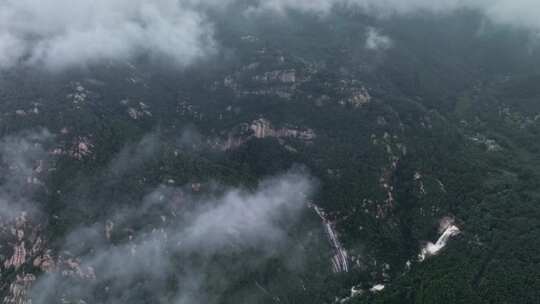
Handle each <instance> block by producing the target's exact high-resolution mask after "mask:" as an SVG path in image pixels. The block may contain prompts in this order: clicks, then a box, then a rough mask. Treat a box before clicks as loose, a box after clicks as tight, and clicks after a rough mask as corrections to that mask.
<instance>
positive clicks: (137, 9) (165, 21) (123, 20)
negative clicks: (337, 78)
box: [0, 0, 540, 69]
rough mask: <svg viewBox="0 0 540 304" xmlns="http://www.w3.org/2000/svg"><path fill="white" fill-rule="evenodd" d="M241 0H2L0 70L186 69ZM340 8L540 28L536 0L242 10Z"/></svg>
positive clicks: (402, 0) (265, 5)
mask: <svg viewBox="0 0 540 304" xmlns="http://www.w3.org/2000/svg"><path fill="white" fill-rule="evenodd" d="M240 2H241V1H239V0H222V1H216V0H159V1H144V0H79V1H76V2H74V1H68V0H1V1H0V69H6V68H10V67H13V66H17V65H20V64H27V65H33V66H35V65H41V66H45V67H48V68H51V69H62V68H66V67H72V66H85V65H88V64H94V63H107V62H109V61H115V60H131V59H133V58H135V57H137V56H138V55H147V54H148V55H150V56H151V57H153V58H156V59H159V60H160V61H166V62H172V63H174V65H176V66H185V65H187V64H190V63H192V62H194V61H196V60H197V59H199V58H203V57H205V56H207V55H208V54H211V53H213V52H214V51H216V45H215V42H214V39H213V32H214V31H213V25H212V20H209V18H208V17H207V14H206V13H205V12H207V10H208V9H213V10H214V11H216V10H218V11H219V10H220V9H222V8H224V7H227V6H230V5H232V4H236V5H238V4H239V3H240ZM336 6H353V7H356V8H360V9H363V10H365V11H366V12H367V13H370V14H374V15H378V16H392V15H394V14H410V13H415V12H428V13H447V12H452V11H455V10H457V9H462V8H467V9H476V10H479V11H480V12H482V13H484V14H485V16H487V17H488V18H489V19H491V20H493V21H495V22H498V23H502V24H507V25H513V26H521V27H526V28H529V29H533V30H540V18H538V16H540V4H538V1H536V0H438V1H434V0H264V1H256V0H253V2H252V4H251V5H248V6H247V7H246V6H244V8H243V9H245V10H246V12H248V13H249V12H251V13H253V12H255V13H265V14H266V13H268V12H270V11H273V12H277V13H280V14H285V13H286V12H287V11H288V10H298V11H302V12H308V13H313V14H318V15H324V14H327V13H329V12H330V11H331V10H332V9H333V8H335V7H336ZM239 7H242V6H241V5H239V6H238V9H240V8H239ZM222 11H223V12H225V11H227V12H230V11H228V10H222ZM248 15H249V14H248Z"/></svg>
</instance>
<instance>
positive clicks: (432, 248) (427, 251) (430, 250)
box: [418, 225, 461, 261]
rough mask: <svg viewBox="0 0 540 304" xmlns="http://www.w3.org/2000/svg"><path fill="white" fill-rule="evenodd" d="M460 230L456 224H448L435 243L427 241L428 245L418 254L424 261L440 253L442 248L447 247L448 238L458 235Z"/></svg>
mask: <svg viewBox="0 0 540 304" xmlns="http://www.w3.org/2000/svg"><path fill="white" fill-rule="evenodd" d="M460 232H461V231H460V230H459V228H458V227H457V226H456V225H448V227H447V228H446V229H445V230H444V232H443V234H442V235H441V236H440V237H439V239H438V240H437V242H436V243H435V244H433V243H427V244H426V246H425V247H424V248H422V251H421V252H420V254H419V255H418V259H419V260H420V261H424V260H425V259H426V258H427V257H430V256H434V255H437V254H439V253H440V252H441V250H442V249H443V248H444V247H446V244H447V243H448V240H449V239H450V238H451V237H453V236H456V235H458V234H459V233H460Z"/></svg>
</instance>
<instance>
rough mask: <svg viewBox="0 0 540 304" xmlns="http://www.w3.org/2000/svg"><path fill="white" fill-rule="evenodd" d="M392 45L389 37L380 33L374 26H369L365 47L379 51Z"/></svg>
mask: <svg viewBox="0 0 540 304" xmlns="http://www.w3.org/2000/svg"><path fill="white" fill-rule="evenodd" d="M391 47H392V40H391V39H390V37H388V36H385V35H382V34H381V33H379V31H378V30H377V29H375V28H372V27H370V28H369V29H368V32H367V38H366V48H367V49H368V50H373V51H380V50H387V49H389V48H391Z"/></svg>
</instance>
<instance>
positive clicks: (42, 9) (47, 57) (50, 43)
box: [0, 0, 214, 69]
mask: <svg viewBox="0 0 540 304" xmlns="http://www.w3.org/2000/svg"><path fill="white" fill-rule="evenodd" d="M189 6H190V5H189V3H181V2H179V1H176V0H160V1H144V0H79V1H75V2H74V1H68V0H45V1H43V0H2V1H0V68H7V67H11V66H14V65H17V64H21V63H23V64H42V65H45V66H46V67H48V68H55V69H57V68H64V67H67V66H81V65H86V64H92V63H97V62H103V61H105V62H106V61H107V60H129V59H131V58H133V57H135V56H137V55H140V54H150V55H151V56H155V57H158V58H160V60H167V61H171V62H173V63H174V64H177V65H186V64H188V63H190V62H192V61H193V60H196V59H197V58H199V57H201V56H204V55H205V54H207V53H209V52H211V51H212V49H213V47H214V46H213V42H212V28H211V26H209V25H208V24H207V22H206V21H205V18H204V16H203V15H202V14H200V13H198V12H196V11H195V10H193V9H190V8H189Z"/></svg>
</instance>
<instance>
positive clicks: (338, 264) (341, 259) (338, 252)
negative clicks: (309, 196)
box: [310, 204, 349, 273]
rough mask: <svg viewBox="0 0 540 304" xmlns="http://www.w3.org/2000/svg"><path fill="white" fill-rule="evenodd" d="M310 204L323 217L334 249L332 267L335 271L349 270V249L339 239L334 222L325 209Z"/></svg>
mask: <svg viewBox="0 0 540 304" xmlns="http://www.w3.org/2000/svg"><path fill="white" fill-rule="evenodd" d="M310 206H311V207H312V208H313V209H314V210H315V212H317V215H319V217H320V218H321V220H322V222H323V225H324V228H325V230H326V234H327V235H328V239H329V240H330V244H331V245H332V249H333V250H334V256H333V257H332V269H333V270H334V272H336V273H337V272H348V271H349V257H348V255H347V250H345V248H343V246H342V245H341V242H340V241H339V238H338V234H337V232H336V230H335V227H334V223H333V222H332V221H330V220H328V219H327V218H326V215H325V213H324V211H323V210H322V209H321V208H319V207H317V206H315V205H313V204H310Z"/></svg>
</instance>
